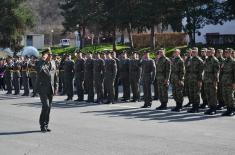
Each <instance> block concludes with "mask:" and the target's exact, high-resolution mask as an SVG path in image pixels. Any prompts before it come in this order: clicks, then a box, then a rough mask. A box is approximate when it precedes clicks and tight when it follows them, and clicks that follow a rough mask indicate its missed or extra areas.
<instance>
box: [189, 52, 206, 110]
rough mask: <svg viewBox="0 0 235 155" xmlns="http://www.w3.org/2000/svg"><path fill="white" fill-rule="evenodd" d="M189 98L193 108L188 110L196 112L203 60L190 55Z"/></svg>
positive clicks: (198, 102)
mask: <svg viewBox="0 0 235 155" xmlns="http://www.w3.org/2000/svg"><path fill="white" fill-rule="evenodd" d="M188 67H189V69H190V70H189V81H190V82H189V100H190V102H192V104H193V108H192V109H190V110H189V111H188V112H190V113H191V112H193V113H194V112H198V108H199V104H200V89H201V88H200V85H199V82H202V72H203V61H202V59H201V58H200V57H198V56H196V57H192V58H191V59H190V61H189V66H188Z"/></svg>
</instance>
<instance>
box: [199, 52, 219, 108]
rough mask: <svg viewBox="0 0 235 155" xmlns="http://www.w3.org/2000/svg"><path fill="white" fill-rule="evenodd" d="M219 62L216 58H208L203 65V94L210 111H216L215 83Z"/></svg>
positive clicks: (217, 78) (217, 79)
mask: <svg viewBox="0 0 235 155" xmlns="http://www.w3.org/2000/svg"><path fill="white" fill-rule="evenodd" d="M219 69H220V66H219V61H218V59H217V58H216V57H214V56H210V57H208V58H207V59H206V61H205V64H204V76H203V83H204V91H205V92H204V93H205V96H206V101H207V103H208V105H209V107H210V108H211V109H214V110H216V106H217V82H218V81H219Z"/></svg>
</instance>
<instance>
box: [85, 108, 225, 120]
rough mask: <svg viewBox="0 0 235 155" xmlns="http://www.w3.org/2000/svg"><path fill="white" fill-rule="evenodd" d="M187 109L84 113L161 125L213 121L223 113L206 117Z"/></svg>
mask: <svg viewBox="0 0 235 155" xmlns="http://www.w3.org/2000/svg"><path fill="white" fill-rule="evenodd" d="M186 110H187V109H184V110H183V111H181V112H179V113H177V112H171V111H170V110H169V109H168V110H166V111H156V110H152V109H137V108H134V109H133V108H132V109H114V110H113V109H111V110H100V111H98V110H97V111H87V112H83V113H94V114H95V115H98V116H100V115H106V116H109V117H124V118H126V119H141V121H149V120H157V121H160V122H161V123H166V122H191V121H201V120H206V119H213V118H218V117H221V112H218V114H216V115H214V116H206V115H204V114H203V113H202V112H203V110H202V111H201V112H200V113H197V114H192V113H187V111H186Z"/></svg>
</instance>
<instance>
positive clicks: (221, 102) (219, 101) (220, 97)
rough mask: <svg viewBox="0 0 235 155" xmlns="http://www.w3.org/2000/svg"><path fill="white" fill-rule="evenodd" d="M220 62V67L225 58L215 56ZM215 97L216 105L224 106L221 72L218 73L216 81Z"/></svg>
mask: <svg viewBox="0 0 235 155" xmlns="http://www.w3.org/2000/svg"><path fill="white" fill-rule="evenodd" d="M217 59H218V60H219V63H220V69H221V67H222V64H223V63H224V61H225V59H224V58H223V57H218V58H217ZM217 99H218V107H223V106H224V101H223V95H222V83H221V74H219V83H218V90H217Z"/></svg>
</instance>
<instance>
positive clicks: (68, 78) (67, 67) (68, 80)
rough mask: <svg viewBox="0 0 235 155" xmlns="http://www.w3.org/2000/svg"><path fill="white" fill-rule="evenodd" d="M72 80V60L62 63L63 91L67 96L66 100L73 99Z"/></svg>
mask: <svg viewBox="0 0 235 155" xmlns="http://www.w3.org/2000/svg"><path fill="white" fill-rule="evenodd" d="M73 78H74V62H73V61H72V60H66V61H65V63H64V81H65V90H66V94H67V96H68V100H72V98H73Z"/></svg>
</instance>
